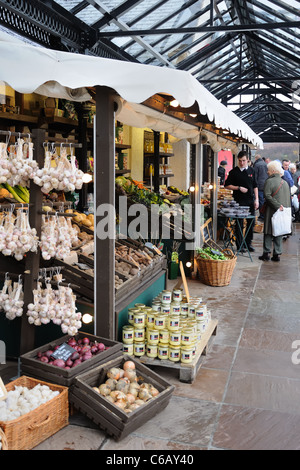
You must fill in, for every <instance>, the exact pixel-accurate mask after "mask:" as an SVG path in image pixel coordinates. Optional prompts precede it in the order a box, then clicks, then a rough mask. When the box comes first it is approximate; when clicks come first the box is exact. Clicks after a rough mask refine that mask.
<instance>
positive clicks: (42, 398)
mask: <svg viewBox="0 0 300 470" xmlns="http://www.w3.org/2000/svg"><path fill="white" fill-rule="evenodd" d="M58 395H59V391H54V390H51V388H50V387H48V385H42V384H37V385H36V386H35V387H34V388H32V389H29V388H27V387H23V386H20V385H17V386H15V388H14V390H10V391H9V392H8V393H7V397H6V399H5V400H2V401H0V421H11V420H13V419H16V418H19V417H20V416H23V415H24V414H26V413H29V412H30V411H33V410H34V409H35V408H37V407H38V406H40V405H43V404H44V403H46V402H47V401H49V400H52V398H55V397H57V396H58Z"/></svg>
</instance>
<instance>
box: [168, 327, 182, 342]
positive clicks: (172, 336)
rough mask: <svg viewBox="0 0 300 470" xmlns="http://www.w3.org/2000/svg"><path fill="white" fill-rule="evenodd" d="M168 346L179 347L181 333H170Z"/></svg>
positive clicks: (178, 331)
mask: <svg viewBox="0 0 300 470" xmlns="http://www.w3.org/2000/svg"><path fill="white" fill-rule="evenodd" d="M169 344H170V345H171V346H178V345H179V346H180V344H181V331H180V330H177V331H170V334H169Z"/></svg>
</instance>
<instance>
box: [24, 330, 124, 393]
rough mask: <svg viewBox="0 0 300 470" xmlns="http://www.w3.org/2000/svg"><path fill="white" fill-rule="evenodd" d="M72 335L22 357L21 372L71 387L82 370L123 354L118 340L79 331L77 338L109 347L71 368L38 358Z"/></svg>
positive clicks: (66, 340)
mask: <svg viewBox="0 0 300 470" xmlns="http://www.w3.org/2000/svg"><path fill="white" fill-rule="evenodd" d="M70 338H72V336H69V335H66V336H63V337H61V338H59V339H57V340H55V341H52V342H51V343H48V344H45V345H44V346H41V347H39V348H37V349H34V350H32V351H30V352H28V353H26V354H23V355H22V356H21V357H20V363H21V366H20V367H21V372H22V374H25V375H28V376H30V377H35V378H37V379H42V380H47V381H48V382H51V383H55V384H59V385H64V386H66V387H69V386H70V385H72V383H73V381H74V379H75V377H76V376H77V375H78V374H81V373H82V372H86V371H87V370H89V369H90V368H92V367H95V366H98V365H99V364H101V363H103V362H106V361H107V360H109V359H110V358H114V357H116V356H119V355H120V354H121V351H122V348H123V345H122V343H119V342H117V341H112V340H109V339H106V338H101V337H100V336H94V335H91V334H88V333H84V332H79V333H78V334H77V335H75V336H74V338H75V339H76V340H79V339H83V338H88V339H89V341H90V342H95V341H97V342H98V343H103V344H104V345H105V346H106V347H108V349H105V350H104V351H101V352H99V353H98V354H96V355H95V356H93V357H92V358H91V359H87V360H85V361H84V362H82V363H80V364H78V365H76V366H75V367H71V368H70V369H64V368H61V367H57V366H55V365H51V364H47V363H44V362H41V361H40V360H39V359H38V354H40V353H44V352H45V351H48V350H54V349H55V347H56V346H61V345H62V344H63V343H67V342H68V340H69V339H70Z"/></svg>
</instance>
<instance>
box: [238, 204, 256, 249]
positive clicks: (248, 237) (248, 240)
mask: <svg viewBox="0 0 300 470" xmlns="http://www.w3.org/2000/svg"><path fill="white" fill-rule="evenodd" d="M254 213H255V211H254V206H250V215H254ZM244 220H245V219H238V220H236V225H235V236H236V246H237V249H239V248H240V246H241V244H242V241H243V238H242V235H241V233H240V229H239V227H238V222H239V225H240V227H241V230H243V227H244ZM246 220H247V225H246V227H245V233H247V232H248V233H247V235H246V238H245V240H246V243H247V246H248V247H249V246H250V245H251V244H252V240H253V229H254V224H253V219H246ZM249 227H250V228H249ZM243 248H246V247H245V246H243Z"/></svg>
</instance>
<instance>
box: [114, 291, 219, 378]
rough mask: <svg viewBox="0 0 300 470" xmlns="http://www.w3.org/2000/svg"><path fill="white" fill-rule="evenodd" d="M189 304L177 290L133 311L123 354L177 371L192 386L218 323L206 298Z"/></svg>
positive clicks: (137, 306) (135, 307)
mask: <svg viewBox="0 0 300 470" xmlns="http://www.w3.org/2000/svg"><path fill="white" fill-rule="evenodd" d="M189 300H190V302H187V299H186V298H185V297H184V296H183V295H182V291H181V290H180V289H179V290H178V289H176V290H175V291H173V292H170V291H163V292H161V294H159V296H158V297H157V298H155V299H153V302H152V305H151V306H146V305H143V304H136V305H135V306H134V307H133V308H130V309H129V310H128V324H127V325H124V327H123V332H122V336H123V337H122V341H123V352H124V353H125V354H129V355H132V356H134V357H136V358H138V359H139V360H140V361H141V362H142V363H144V364H147V365H155V366H156V365H159V366H164V367H169V368H177V369H179V371H180V373H179V375H180V380H181V381H185V382H192V381H193V380H194V378H195V376H196V373H197V371H198V368H199V366H200V363H201V362H202V360H203V358H201V356H203V355H205V354H206V349H207V346H208V343H209V342H210V340H211V338H212V336H214V335H216V330H217V321H216V320H212V319H211V313H210V310H208V308H207V304H206V302H203V301H202V298H200V297H191V298H190V299H189Z"/></svg>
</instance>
